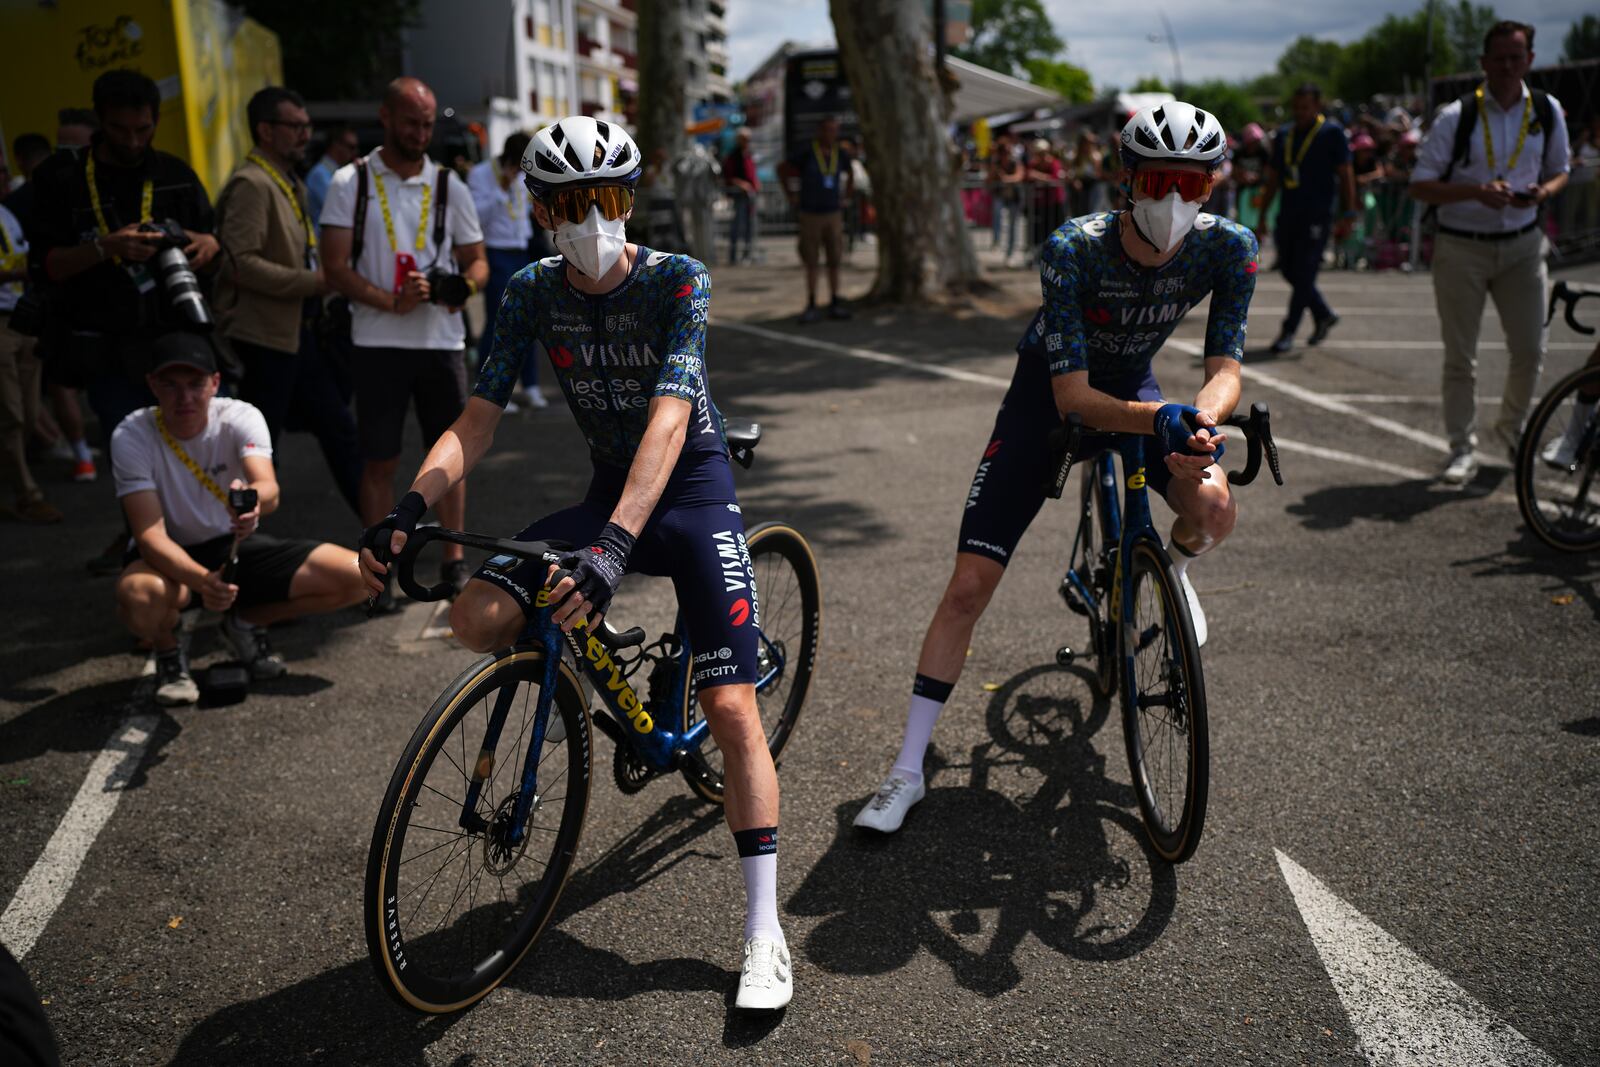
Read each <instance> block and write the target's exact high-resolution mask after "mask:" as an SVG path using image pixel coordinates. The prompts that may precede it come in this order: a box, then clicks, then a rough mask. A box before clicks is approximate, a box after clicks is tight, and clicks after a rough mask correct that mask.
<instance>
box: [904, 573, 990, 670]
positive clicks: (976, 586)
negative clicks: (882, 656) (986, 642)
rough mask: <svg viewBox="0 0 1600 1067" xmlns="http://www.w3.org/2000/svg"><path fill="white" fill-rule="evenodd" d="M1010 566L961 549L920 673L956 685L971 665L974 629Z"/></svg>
mask: <svg viewBox="0 0 1600 1067" xmlns="http://www.w3.org/2000/svg"><path fill="white" fill-rule="evenodd" d="M1005 573H1006V569H1005V568H1004V567H1002V566H1001V565H1000V564H998V563H996V562H995V561H994V560H992V559H990V558H989V557H987V556H979V555H977V554H975V553H972V552H957V553H956V566H955V570H954V571H953V572H952V573H951V575H950V581H949V583H948V584H947V585H946V586H945V588H944V595H943V596H941V597H940V598H939V606H938V607H937V608H935V609H934V612H933V621H931V622H930V623H928V632H927V634H926V635H925V636H924V637H923V638H922V654H921V655H919V656H918V657H917V673H918V674H924V675H927V676H928V677H929V678H937V679H938V680H939V681H941V682H948V683H950V684H952V685H954V684H955V683H956V682H957V681H958V680H959V679H960V678H961V669H962V668H963V667H965V666H966V664H967V649H968V648H969V647H970V646H971V644H972V631H973V629H974V628H976V627H977V625H978V619H979V618H981V617H982V615H983V612H984V609H986V608H987V607H988V606H989V600H990V598H992V597H993V596H994V591H995V587H997V586H998V585H999V584H1000V579H1001V578H1002V577H1004V575H1005Z"/></svg>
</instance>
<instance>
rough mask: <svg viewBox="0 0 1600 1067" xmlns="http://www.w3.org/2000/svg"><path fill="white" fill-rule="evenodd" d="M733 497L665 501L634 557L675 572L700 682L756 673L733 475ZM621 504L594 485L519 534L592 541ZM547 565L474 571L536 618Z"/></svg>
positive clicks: (753, 621) (651, 569) (649, 567)
mask: <svg viewBox="0 0 1600 1067" xmlns="http://www.w3.org/2000/svg"><path fill="white" fill-rule="evenodd" d="M727 497H728V499H727V500H725V501H722V502H720V503H705V502H701V503H693V504H674V503H672V502H671V501H663V502H662V503H661V504H659V505H657V507H656V510H655V512H654V513H653V514H652V515H651V516H650V521H649V522H647V523H645V527H644V529H643V530H641V531H640V533H639V537H638V540H637V541H636V542H635V543H634V546H633V555H632V556H631V557H630V558H629V560H628V573H630V574H634V573H637V574H649V575H654V576H656V577H662V578H671V579H672V586H673V588H674V589H675V590H677V594H678V610H679V612H680V613H681V614H682V618H683V624H684V629H685V630H686V631H687V633H688V637H689V647H690V648H691V649H692V650H693V653H694V681H695V685H696V686H698V687H699V688H701V689H710V688H713V687H715V686H719V685H734V684H738V683H745V684H754V683H755V680H756V648H757V639H756V630H757V628H758V627H759V626H760V625H761V607H760V604H759V602H758V601H757V599H756V583H755V571H754V569H753V568H752V566H751V563H750V550H749V548H748V547H747V546H746V545H745V540H744V517H743V516H742V515H741V514H740V511H739V505H738V504H737V503H735V502H734V500H733V483H732V476H731V474H730V475H729V478H728V492H727ZM614 504H615V501H614V499H613V498H612V497H611V495H610V494H609V493H605V492H591V493H590V495H589V496H588V498H586V499H585V500H584V502H583V503H581V504H579V505H577V506H576V507H570V508H566V509H565V510H562V511H558V512H556V513H555V514H553V515H546V516H545V517H544V518H542V519H540V520H538V521H537V522H535V523H533V524H532V525H531V526H529V527H528V528H527V529H525V530H523V531H522V532H521V533H519V534H517V536H516V537H515V538H514V540H517V541H565V542H567V543H569V544H571V545H574V546H577V547H582V546H585V545H590V544H593V543H594V539H595V537H597V536H598V535H599V533H600V531H601V529H602V528H603V527H604V526H605V524H606V523H607V522H608V521H609V520H610V518H611V511H612V508H613V506H614ZM548 569H549V565H548V564H545V563H542V562H526V563H522V564H520V565H518V566H517V567H515V568H513V569H512V570H510V571H508V572H505V573H502V572H500V571H495V570H489V569H488V568H487V567H480V568H478V572H477V573H476V574H474V575H473V577H474V578H477V579H481V580H482V581H486V582H488V583H490V584H491V585H493V586H495V588H497V589H500V590H503V591H504V592H506V593H508V594H509V595H510V596H511V597H512V599H514V600H515V601H516V602H517V603H518V604H520V605H521V606H522V611H523V614H524V615H527V616H528V617H529V618H532V617H533V613H534V610H535V609H534V596H535V595H536V594H537V593H538V591H539V590H540V589H541V588H543V587H544V579H545V572H546V571H547V570H548Z"/></svg>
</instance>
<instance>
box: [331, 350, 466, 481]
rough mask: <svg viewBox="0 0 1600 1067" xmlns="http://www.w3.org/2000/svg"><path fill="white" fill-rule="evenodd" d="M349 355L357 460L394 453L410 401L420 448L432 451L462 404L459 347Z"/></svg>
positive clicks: (463, 392)
mask: <svg viewBox="0 0 1600 1067" xmlns="http://www.w3.org/2000/svg"><path fill="white" fill-rule="evenodd" d="M353 353H354V354H353V355H352V357H351V372H352V373H353V375H354V377H355V395H356V433H357V435H358V436H359V437H360V439H361V458H362V459H370V460H379V461H381V460H386V459H394V458H395V457H396V456H398V455H400V442H401V438H402V437H403V435H404V432H405V424H406V410H407V409H408V408H409V407H410V406H411V401H412V400H415V401H416V402H417V424H418V425H419V426H421V427H422V444H423V447H424V448H432V447H433V443H434V442H435V441H437V440H438V439H439V435H440V434H442V433H444V432H445V431H446V430H448V429H449V428H450V424H451V423H452V422H455V421H456V419H457V418H459V417H460V415H461V412H462V410H463V409H464V408H465V407H466V406H467V363H466V356H465V355H464V354H463V353H462V352H461V350H460V349H451V350H444V349H437V348H367V347H364V346H362V345H355V346H354V348H353Z"/></svg>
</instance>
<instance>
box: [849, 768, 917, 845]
mask: <svg viewBox="0 0 1600 1067" xmlns="http://www.w3.org/2000/svg"><path fill="white" fill-rule="evenodd" d="M927 795H928V787H927V786H926V785H925V784H924V783H923V780H922V779H921V778H918V779H917V780H916V782H912V781H911V780H910V779H909V778H907V777H906V776H905V775H904V774H903V773H901V772H898V771H890V772H889V777H888V778H886V779H885V780H884V783H883V784H882V785H880V786H879V787H878V792H877V794H876V795H875V796H874V797H873V798H872V799H871V800H869V801H867V806H866V807H864V808H862V809H861V810H860V811H859V812H857V813H856V821H855V825H857V826H859V827H861V828H862V829H863V830H876V831H878V832H879V833H880V834H892V833H894V832H895V831H896V830H898V829H900V824H901V823H903V822H905V821H906V812H908V811H910V810H911V805H913V804H915V803H916V802H917V801H919V800H921V799H922V798H923V797H925V796H927Z"/></svg>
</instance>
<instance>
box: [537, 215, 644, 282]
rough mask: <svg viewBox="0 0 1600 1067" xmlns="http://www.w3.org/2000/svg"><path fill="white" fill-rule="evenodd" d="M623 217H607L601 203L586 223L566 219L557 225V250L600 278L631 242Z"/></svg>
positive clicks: (580, 267)
mask: <svg viewBox="0 0 1600 1067" xmlns="http://www.w3.org/2000/svg"><path fill="white" fill-rule="evenodd" d="M624 221H625V220H623V219H616V220H611V219H607V218H606V217H605V216H604V215H603V214H601V213H600V208H599V206H598V205H596V206H594V207H591V208H590V209H589V217H588V218H586V219H584V220H583V221H582V222H562V223H561V224H560V225H559V226H557V227H556V236H555V242H556V250H557V251H559V252H560V253H561V254H562V255H563V256H565V257H566V259H567V262H568V263H571V264H572V265H573V266H574V267H577V268H578V270H579V271H580V272H582V273H583V274H584V275H586V276H587V277H590V278H593V279H595V280H596V281H599V280H600V279H601V278H603V277H605V273H606V271H608V270H610V269H611V267H612V265H613V264H615V263H616V262H617V257H618V256H620V255H622V249H623V246H624V245H626V244H627V243H628V238H627V235H626V234H625V233H624V232H623V225H624Z"/></svg>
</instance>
